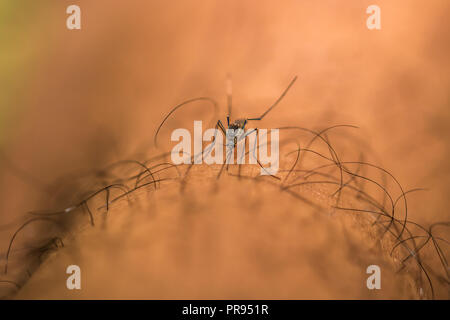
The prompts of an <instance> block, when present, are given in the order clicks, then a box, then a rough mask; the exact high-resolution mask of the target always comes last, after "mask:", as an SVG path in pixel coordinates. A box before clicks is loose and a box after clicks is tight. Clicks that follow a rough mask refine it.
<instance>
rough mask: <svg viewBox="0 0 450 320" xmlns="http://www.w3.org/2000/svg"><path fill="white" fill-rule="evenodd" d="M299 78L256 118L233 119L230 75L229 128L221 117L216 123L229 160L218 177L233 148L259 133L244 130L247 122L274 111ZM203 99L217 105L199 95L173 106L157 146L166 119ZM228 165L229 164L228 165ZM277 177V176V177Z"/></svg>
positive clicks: (211, 145) (292, 81) (293, 80)
mask: <svg viewBox="0 0 450 320" xmlns="http://www.w3.org/2000/svg"><path fill="white" fill-rule="evenodd" d="M296 80H297V76H295V77H294V78H293V79H292V80H291V82H290V83H289V85H288V86H287V87H286V89H284V91H283V93H282V94H281V95H280V96H279V97H278V99H277V100H276V101H275V102H274V103H273V104H272V105H271V106H270V107H269V108H268V109H267V110H266V111H265V112H264V113H263V114H261V115H260V116H259V117H256V118H239V119H236V120H234V121H232V120H231V113H232V106H233V99H232V96H233V92H232V84H231V79H230V77H228V79H227V106H228V113H227V129H226V128H225V126H224V124H223V123H222V121H221V120H220V119H219V120H217V123H216V125H215V129H216V131H217V130H218V129H220V131H221V132H222V133H223V134H224V136H225V137H226V141H227V142H226V150H227V152H226V153H227V155H226V157H227V161H225V163H224V164H223V165H222V168H221V170H220V172H219V174H218V176H217V177H218V178H219V177H220V175H221V173H222V170H223V168H224V165H225V164H227V163H228V162H229V161H228V160H229V157H230V156H231V155H232V152H233V150H234V149H235V148H236V146H237V144H238V142H239V141H241V140H243V139H245V138H246V137H247V136H249V135H250V134H252V133H255V132H256V133H258V128H255V129H253V130H249V131H247V132H244V130H245V127H246V125H247V123H248V122H249V121H260V120H262V119H263V118H264V117H265V116H266V115H267V114H268V113H269V112H270V111H272V110H273V109H274V108H275V107H276V106H277V105H278V104H279V103H280V101H281V100H282V99H283V98H284V97H285V95H286V94H287V92H288V91H289V89H290V88H291V87H292V86H293V85H294V83H295V81H296ZM201 100H205V101H209V102H211V103H212V104H213V105H214V106H216V105H217V103H216V102H215V101H214V100H212V99H211V98H207V97H199V98H194V99H190V100H187V101H184V102H182V103H180V104H179V105H177V106H175V107H174V108H172V110H170V112H169V113H168V114H167V115H166V117H165V118H164V119H163V121H162V122H161V124H160V125H159V127H158V129H157V131H156V133H155V136H154V143H155V146H157V136H158V133H159V131H160V130H161V127H162V126H163V124H164V123H165V122H166V120H167V119H168V118H169V117H170V115H171V114H172V113H173V112H175V111H176V110H177V109H179V108H181V107H182V106H184V105H186V104H188V103H192V102H195V101H201ZM215 140H216V135H214V138H213V142H212V143H211V144H210V146H209V147H210V150H211V149H212V147H213V145H214V143H215ZM204 152H205V151H202V152H201V154H199V155H194V156H193V158H195V157H197V156H200V155H203V154H204ZM257 162H258V164H259V166H260V167H261V168H263V166H262V165H261V163H260V162H259V160H257ZM227 167H228V166H227ZM276 178H277V177H276Z"/></svg>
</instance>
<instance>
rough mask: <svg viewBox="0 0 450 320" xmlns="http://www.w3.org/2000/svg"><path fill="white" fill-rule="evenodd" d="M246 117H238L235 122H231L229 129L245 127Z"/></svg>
mask: <svg viewBox="0 0 450 320" xmlns="http://www.w3.org/2000/svg"><path fill="white" fill-rule="evenodd" d="M244 123H245V119H236V120H234V122H233V123H230V125H229V127H228V128H229V129H233V130H237V129H242V128H243V127H244Z"/></svg>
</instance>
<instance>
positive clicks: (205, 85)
mask: <svg viewBox="0 0 450 320" xmlns="http://www.w3.org/2000/svg"><path fill="white" fill-rule="evenodd" d="M371 4H373V3H372V2H369V1H349V2H348V3H346V4H345V5H343V4H342V3H341V2H340V1H331V0H330V1H325V0H322V1H319V2H314V3H312V2H311V3H310V2H306V1H287V2H284V3H283V4H282V5H281V4H280V3H278V2H276V1H245V2H242V1H226V2H212V1H187V0H186V1H180V2H178V3H177V5H176V6H174V5H168V4H167V3H165V2H162V1H148V2H146V3H145V4H144V3H143V2H142V1H138V0H132V1H127V2H124V1H106V0H103V1H95V2H88V1H80V3H79V5H80V7H81V9H82V19H83V20H82V30H79V31H69V30H67V29H66V28H65V19H66V17H67V15H65V5H66V4H65V3H58V4H56V3H55V2H54V1H42V6H41V7H40V8H38V9H39V10H37V11H36V12H37V13H36V15H35V16H33V17H29V16H25V13H23V12H25V11H22V10H20V8H17V10H16V11H14V14H15V17H16V18H17V21H22V22H23V28H24V29H25V30H32V29H33V28H31V26H33V25H36V24H37V25H39V26H40V28H39V29H38V30H39V31H35V32H33V33H32V32H28V33H27V32H24V33H23V34H22V35H19V36H18V37H17V39H18V40H17V41H20V43H22V42H23V43H31V44H30V46H31V47H32V48H33V50H31V49H30V50H29V51H26V50H25V51H24V50H22V51H24V52H28V53H30V52H31V53H30V54H29V56H27V55H25V54H24V58H23V59H24V61H18V62H17V64H18V65H17V69H16V70H18V72H17V74H16V75H15V78H14V79H15V80H14V81H13V80H12V79H13V77H12V73H11V74H9V75H4V76H3V77H5V78H6V79H4V81H3V82H5V83H7V82H8V81H7V80H8V79H11V82H10V83H12V84H16V83H17V86H13V85H12V84H11V88H8V90H7V91H6V90H5V92H6V93H4V94H2V95H4V96H5V97H7V99H5V101H8V104H7V105H8V106H9V107H8V108H10V109H11V110H8V112H7V113H4V114H6V115H5V116H4V117H5V119H7V120H2V123H4V125H3V127H2V132H1V134H2V137H3V138H2V140H1V143H2V160H1V171H0V174H1V176H0V189H1V193H0V199H1V200H0V254H1V256H0V257H1V259H0V268H2V267H3V266H4V265H5V263H6V252H7V249H8V244H9V241H10V239H11V236H12V234H13V233H14V231H15V230H17V228H18V227H20V225H21V223H22V222H23V221H24V220H23V219H24V218H23V217H24V214H25V213H26V212H28V211H32V210H60V209H61V208H67V207H69V206H71V205H73V204H74V203H76V201H78V200H79V199H81V198H82V197H83V196H85V195H86V192H88V191H90V190H95V188H97V187H99V186H100V185H101V177H98V176H96V177H94V178H93V177H92V176H86V175H85V173H88V172H92V171H93V170H99V169H101V168H104V167H106V166H107V165H108V164H111V163H114V162H115V161H118V160H122V159H139V160H144V159H148V158H150V157H152V156H155V155H157V154H160V153H162V152H164V151H168V150H170V148H171V146H173V144H172V143H171V142H170V133H171V131H172V130H173V129H175V128H188V129H192V126H193V121H194V120H204V121H205V123H208V124H209V123H211V126H210V127H213V125H214V124H215V123H216V122H217V120H218V119H219V118H220V119H221V120H222V122H223V123H225V122H226V112H227V111H226V88H225V80H226V75H227V74H231V77H232V80H233V113H232V119H233V120H234V119H238V118H246V117H257V116H259V115H260V114H261V113H262V112H264V111H265V110H266V109H267V107H268V106H270V105H271V104H272V103H273V102H274V101H275V100H276V98H277V97H278V96H279V95H280V94H281V92H282V91H283V90H284V89H285V88H286V86H287V84H288V83H289V81H290V80H291V79H292V78H293V77H294V76H295V75H298V77H299V78H298V80H297V82H296V84H295V85H294V86H293V87H292V88H291V90H290V91H289V93H288V94H287V95H286V97H285V98H284V99H283V100H282V102H281V103H280V105H279V106H277V107H276V108H275V109H274V110H273V111H271V113H269V114H268V115H267V117H265V118H264V120H263V121H261V122H258V124H252V126H258V127H259V128H275V127H282V126H302V127H306V128H310V129H314V130H320V129H324V128H327V127H330V126H333V125H336V124H352V125H356V126H358V127H359V129H348V130H347V129H345V130H336V131H334V130H333V131H332V132H331V131H330V132H329V135H328V138H329V139H330V142H331V143H332V144H333V146H335V147H336V150H338V152H339V155H340V156H341V158H342V159H343V160H345V161H357V160H359V159H360V157H361V155H363V157H364V158H363V159H364V160H366V161H368V162H370V163H374V164H377V165H380V166H382V167H383V168H385V169H387V170H389V171H390V172H392V173H393V175H394V176H395V177H396V178H397V179H398V181H400V183H401V185H402V186H403V187H404V189H405V190H409V189H413V188H427V189H428V191H425V192H420V193H419V192H417V193H411V194H409V195H408V196H407V200H408V218H409V219H411V220H413V221H415V222H417V223H419V224H421V225H424V226H429V225H431V224H432V223H435V222H440V221H449V220H450V214H449V211H448V208H449V205H450V200H449V198H448V190H449V182H450V166H449V162H448V160H447V159H448V156H449V146H448V142H447V141H448V139H449V138H450V129H449V126H448V124H449V121H450V111H449V110H450V108H449V95H448V87H449V84H450V78H449V77H450V72H449V71H450V65H449V63H450V62H449V60H448V56H449V54H450V47H449V44H448V41H445V40H446V39H448V37H449V34H448V30H450V26H449V25H448V24H449V22H448V19H447V18H446V16H445V12H448V9H449V4H447V3H446V2H445V1H438V0H431V1H428V2H427V5H426V6H425V5H424V4H423V1H415V0H414V1H411V0H409V1H406V0H405V1H395V3H394V2H392V1H383V0H379V1H377V4H378V5H379V6H380V7H381V10H382V11H381V18H382V29H381V30H378V31H369V30H368V29H367V27H366V19H367V17H368V15H367V14H366V13H365V10H366V8H367V7H368V6H369V5H371ZM14 26H15V25H14V24H13V23H12V22H11V25H10V28H14ZM27 26H29V27H28V29H27ZM31 40H33V41H32V42H30V41H31ZM5 43H6V42H5ZM14 44H16V43H15V42H14ZM5 46H6V49H5V52H8V53H10V55H11V56H13V53H16V52H20V51H21V50H20V46H18V45H12V44H9V43H6V44H5ZM5 61H6V59H5ZM7 64H8V63H7V62H4V61H3V60H2V65H7ZM3 82H2V83H3ZM8 83H9V82H8ZM13 89H14V90H13ZM201 96H203V97H212V98H213V99H215V100H217V102H218V108H219V110H218V113H216V114H215V113H214V112H213V108H211V106H210V105H209V104H207V103H194V104H191V105H188V106H186V108H183V109H180V110H179V112H178V111H177V113H176V114H175V115H174V116H173V117H171V118H170V119H169V120H168V122H167V123H165V124H164V127H163V128H162V131H161V133H160V136H159V137H158V142H159V144H160V145H159V148H156V147H155V146H154V145H153V135H154V133H155V131H156V128H157V126H158V125H159V123H160V122H161V121H162V119H163V117H164V116H165V115H166V114H167V112H168V111H169V110H170V108H172V107H173V106H175V105H177V104H178V103H180V102H182V101H185V100H187V99H190V98H195V97H201ZM2 98H3V97H2ZM5 105H6V103H5ZM12 123H14V125H12ZM282 134H283V135H282V139H283V141H290V143H291V144H290V145H288V146H286V148H285V149H283V150H284V151H285V152H284V153H281V155H282V157H283V158H282V161H284V162H283V163H284V166H283V168H289V166H290V164H292V163H293V161H294V158H295V155H292V154H291V155H289V156H287V155H286V154H287V153H288V152H291V151H292V150H295V149H296V148H298V147H297V145H296V143H295V142H294V141H291V140H290V139H297V140H296V142H297V143H299V144H300V146H305V145H306V144H307V143H308V141H309V139H311V136H307V135H300V136H296V135H293V134H292V133H289V134H288V133H286V134H285V133H284V132H282ZM315 146H316V145H315ZM317 147H318V148H320V149H318V150H320V152H322V153H324V154H326V153H327V152H328V151H329V150H327V148H325V147H324V145H323V143H322V145H321V144H320V143H318V145H317ZM328 155H329V153H328ZM308 159H309V160H308ZM305 161H306V163H305V164H304V165H305V166H307V167H309V168H311V167H314V166H315V165H320V164H322V163H323V162H320V163H319V162H318V160H317V159H315V158H313V157H311V156H308V158H307V159H306V160H305ZM308 161H309V162H308ZM316 161H317V162H316ZM127 168H128V167H126V166H125V167H121V168H119V171H118V175H119V176H120V177H123V176H125V175H126V174H128V173H129V172H126V170H127ZM134 169H135V170H137V169H136V168H134ZM185 169H186V168H184V167H183V168H180V170H182V171H181V173H182V174H183V173H184V170H185ZM353 169H355V168H353ZM218 170H219V168H218V167H213V168H209V167H207V166H204V165H202V166H194V168H193V170H192V173H191V174H190V177H191V178H190V179H189V182H188V183H187V185H186V188H185V190H184V192H181V191H180V181H166V182H163V183H161V187H160V189H158V190H157V191H155V190H154V187H153V186H149V187H148V188H143V189H142V190H140V191H139V192H137V193H135V194H133V200H132V203H129V202H128V201H126V200H123V201H118V202H116V203H114V204H113V205H111V208H109V210H108V212H107V213H106V210H105V208H100V209H99V207H102V206H103V205H104V204H105V199H104V194H103V195H101V196H99V197H98V198H96V199H94V200H93V201H94V202H93V203H92V204H91V206H90V207H91V208H92V211H93V215H94V218H95V221H96V223H95V226H94V227H92V226H90V224H89V216H88V215H87V214H86V212H83V211H82V210H79V212H77V213H76V215H74V217H76V218H74V219H67V221H66V220H64V227H65V229H64V230H67V231H68V232H64V237H63V239H62V240H63V242H64V247H63V248H59V249H58V250H56V251H54V252H51V253H49V254H48V255H46V257H47V259H43V263H42V264H41V265H40V266H35V267H33V268H32V269H33V270H32V271H33V274H32V276H31V278H29V279H28V276H26V270H25V265H28V262H29V261H30V257H29V255H26V254H21V251H20V248H21V244H22V245H25V244H26V245H27V246H30V244H33V243H34V244H36V245H37V243H38V242H39V241H40V240H42V239H43V238H45V236H48V235H50V234H54V233H58V232H59V231H58V229H57V228H56V227H50V226H49V225H45V224H39V225H36V226H33V227H31V228H30V229H29V231H27V232H24V233H23V235H21V238H20V239H18V242H17V244H15V247H14V249H15V250H14V251H13V254H12V258H11V265H10V269H9V272H8V275H4V276H0V280H1V279H13V280H14V281H20V283H21V284H24V286H23V287H22V289H21V290H20V291H19V292H18V293H17V295H15V292H16V290H15V288H14V286H13V285H6V284H3V285H2V284H0V294H1V295H3V293H5V294H10V293H13V295H12V296H8V297H13V298H27V299H30V298H31V299H35V298H51V299H54V298H63V299H79V298H113V299H114V298H158V299H159V298H288V299H291V298H292V299H297V298H312V299H329V298H331V299H335V298H338V299H340V298H343V299H350V298H362V299H386V298H387V299H391V298H393V299H419V298H430V296H431V293H430V289H429V287H428V284H427V282H426V279H425V278H424V275H423V274H421V273H420V272H418V271H417V266H414V265H413V264H411V265H409V266H408V268H407V270H406V271H405V270H404V271H403V272H400V273H396V271H397V270H398V269H399V268H400V260H401V257H402V256H401V255H400V253H401V252H398V256H397V253H395V254H394V255H393V257H391V256H390V252H391V249H392V247H393V245H394V244H395V242H394V240H393V239H392V238H389V237H383V238H381V236H380V230H379V229H378V228H377V227H376V226H372V225H371V223H372V222H373V220H371V219H372V218H373V217H370V216H367V215H355V214H352V213H349V212H343V211H339V210H333V208H332V206H333V205H334V203H335V202H334V201H335V200H336V199H334V198H333V197H332V196H331V194H332V193H333V192H334V191H335V188H329V187H327V186H322V185H319V186H311V187H308V188H306V187H305V188H300V189H298V190H296V192H298V193H299V194H301V195H302V196H303V197H304V199H306V200H307V201H304V200H299V199H298V198H296V197H294V196H292V195H291V194H289V193H288V192H286V191H282V190H281V189H280V188H279V186H278V185H275V186H274V185H273V184H271V183H265V182H264V181H266V180H269V181H270V177H266V178H262V180H264V181H263V182H258V181H255V180H246V179H237V178H236V177H233V176H229V175H228V174H224V175H223V176H222V177H221V179H220V180H219V181H216V178H215V177H216V175H217V172H218ZM231 170H232V171H231V172H232V173H233V172H234V173H236V172H237V168H236V167H233V168H232V169H231ZM258 171H259V168H258V166H253V167H248V166H245V167H243V173H248V174H251V173H252V174H253V176H255V175H256V174H255V172H256V173H257V172H258ZM285 174H286V173H282V174H281V176H283V175H285ZM332 174H333V175H334V176H335V177H337V176H338V172H337V171H333V172H332ZM366 174H368V175H370V176H371V177H376V178H377V179H380V175H379V174H378V173H377V172H375V171H367V172H366ZM159 176H161V177H165V176H166V177H175V176H177V174H176V171H175V170H167V171H164V172H162V173H161V174H160V175H159ZM146 181H147V182H148V181H149V180H148V179H147V180H146ZM388 187H389V190H392V192H393V196H394V197H395V198H396V197H398V196H400V195H401V194H400V193H399V192H398V190H396V189H395V186H394V185H393V182H392V181H390V182H389V183H388ZM112 192H113V195H115V196H118V195H119V194H120V192H119V191H118V190H114V191H112ZM370 192H375V191H373V190H372V189H370ZM373 194H375V195H376V197H377V199H382V198H381V197H380V194H379V193H373ZM380 201H381V200H380ZM309 202H312V203H314V204H317V205H319V206H320V209H318V208H317V207H316V206H314V205H311V204H310V203H309ZM342 204H346V205H350V206H353V207H355V206H356V205H358V204H359V203H358V202H357V201H356V200H355V198H354V196H353V195H351V194H349V193H345V194H344V195H343V198H342ZM399 211H400V213H399V216H398V217H399V218H400V219H401V218H403V217H404V216H403V214H404V208H403V207H401V208H399ZM438 234H439V236H441V237H443V238H445V239H447V240H448V239H449V233H448V228H447V229H445V228H442V229H440V230H439V231H438ZM16 249H17V250H16ZM442 249H443V250H444V253H445V254H446V256H447V257H448V245H447V244H442ZM423 255H424V256H423V259H426V260H425V261H426V262H427V265H428V266H429V267H430V269H432V270H436V272H437V273H438V274H439V275H441V276H442V277H444V278H445V275H446V272H448V269H447V270H445V269H444V270H443V268H442V265H441V264H440V262H439V260H438V259H437V258H436V255H435V253H433V251H432V250H428V249H427V250H424V251H423ZM70 264H77V265H79V266H80V268H81V270H82V290H80V291H77V290H72V291H70V290H67V288H66V279H67V277H68V275H67V274H66V272H65V270H66V268H67V266H68V265H70ZM372 264H376V265H379V266H380V267H381V270H382V289H381V290H368V289H367V287H366V279H367V277H368V276H369V275H368V274H366V268H367V267H368V266H369V265H372ZM34 271H35V272H34ZM435 278H436V277H434V278H433V280H434V282H433V283H435V284H436V286H435V288H434V290H435V297H436V298H440V299H448V297H449V290H448V284H445V281H444V282H443V283H441V282H439V281H437V280H436V279H435ZM419 279H420V280H419ZM446 279H447V280H446V281H447V283H448V277H447V278H446ZM420 288H422V291H423V293H422V295H421V294H420Z"/></svg>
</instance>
